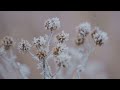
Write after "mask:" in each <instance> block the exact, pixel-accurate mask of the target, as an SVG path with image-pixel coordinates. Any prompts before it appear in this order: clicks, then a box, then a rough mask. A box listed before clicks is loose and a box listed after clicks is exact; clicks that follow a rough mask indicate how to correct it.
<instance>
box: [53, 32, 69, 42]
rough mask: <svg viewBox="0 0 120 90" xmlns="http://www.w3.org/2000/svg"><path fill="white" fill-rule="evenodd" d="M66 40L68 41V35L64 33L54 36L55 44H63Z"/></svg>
mask: <svg viewBox="0 0 120 90" xmlns="http://www.w3.org/2000/svg"><path fill="white" fill-rule="evenodd" d="M68 40H69V34H68V33H65V32H64V31H62V32H61V33H59V34H57V35H56V36H55V42H57V43H64V42H65V41H68Z"/></svg>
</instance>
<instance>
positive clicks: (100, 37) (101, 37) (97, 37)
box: [92, 27, 108, 46]
mask: <svg viewBox="0 0 120 90" xmlns="http://www.w3.org/2000/svg"><path fill="white" fill-rule="evenodd" d="M92 38H93V39H94V41H95V43H96V45H100V46H101V45H102V44H104V43H105V41H106V40H108V35H107V33H106V32H103V31H102V30H100V29H99V28H98V27H95V29H94V32H93V33H92Z"/></svg>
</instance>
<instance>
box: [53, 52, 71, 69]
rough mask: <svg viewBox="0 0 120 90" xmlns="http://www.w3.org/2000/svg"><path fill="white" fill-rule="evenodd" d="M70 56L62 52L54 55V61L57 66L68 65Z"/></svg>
mask: <svg viewBox="0 0 120 90" xmlns="http://www.w3.org/2000/svg"><path fill="white" fill-rule="evenodd" d="M70 59H71V56H70V55H68V54H67V53H62V54H60V55H59V56H57V57H56V59H55V62H56V63H57V65H58V66H59V67H61V66H62V67H64V68H65V67H68V65H69V62H70Z"/></svg>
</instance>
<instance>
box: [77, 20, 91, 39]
mask: <svg viewBox="0 0 120 90" xmlns="http://www.w3.org/2000/svg"><path fill="white" fill-rule="evenodd" d="M90 31H91V25H90V24H89V23H88V22H86V23H82V24H80V25H79V26H78V27H77V32H78V33H79V34H81V35H83V37H85V36H87V35H88V34H89V32H90Z"/></svg>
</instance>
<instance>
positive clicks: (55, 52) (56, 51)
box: [53, 43, 68, 56]
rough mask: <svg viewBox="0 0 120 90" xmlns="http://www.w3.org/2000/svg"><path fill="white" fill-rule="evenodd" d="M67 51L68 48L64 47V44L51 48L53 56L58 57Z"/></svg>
mask: <svg viewBox="0 0 120 90" xmlns="http://www.w3.org/2000/svg"><path fill="white" fill-rule="evenodd" d="M67 49H68V47H67V46H66V44H61V43H58V44H57V45H56V46H55V47H54V48H53V55H54V56H58V55H60V54H61V53H62V52H64V51H66V50H67Z"/></svg>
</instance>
